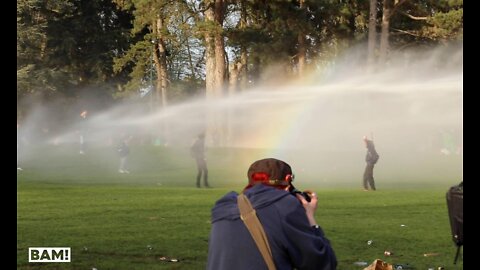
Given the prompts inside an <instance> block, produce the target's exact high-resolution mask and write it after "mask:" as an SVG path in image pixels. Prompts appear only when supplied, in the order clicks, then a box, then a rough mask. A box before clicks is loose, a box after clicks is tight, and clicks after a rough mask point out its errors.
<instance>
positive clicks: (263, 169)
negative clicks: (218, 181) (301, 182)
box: [206, 158, 337, 270]
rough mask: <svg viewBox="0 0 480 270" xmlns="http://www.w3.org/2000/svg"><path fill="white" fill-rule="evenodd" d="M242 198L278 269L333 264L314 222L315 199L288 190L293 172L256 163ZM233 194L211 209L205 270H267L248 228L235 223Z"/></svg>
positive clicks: (272, 162)
mask: <svg viewBox="0 0 480 270" xmlns="http://www.w3.org/2000/svg"><path fill="white" fill-rule="evenodd" d="M247 174H248V179H249V182H248V185H247V186H246V187H245V189H244V190H243V193H244V194H245V195H246V196H247V197H248V199H249V200H250V202H251V204H252V206H253V208H254V209H255V211H256V214H257V216H258V219H259V220H260V223H261V224H262V226H263V228H264V230H265V233H266V236H267V238H268V243H269V246H270V249H271V251H272V257H273V261H274V264H275V267H276V269H277V270H282V269H289V270H291V269H298V270H307V269H315V270H332V269H336V267H337V259H336V256H335V253H334V251H333V248H332V246H331V245H330V241H329V240H328V239H327V238H326V237H325V234H324V232H323V230H322V228H321V227H320V226H319V225H318V223H317V222H316V220H315V216H314V214H315V211H316V209H317V204H318V197H317V195H316V194H315V193H314V192H311V191H305V192H306V193H307V194H308V196H302V195H301V194H300V193H299V192H293V191H296V189H295V188H294V187H293V185H292V181H293V173H292V169H291V167H290V165H288V164H287V163H285V162H284V161H281V160H278V159H274V158H267V159H262V160H258V161H255V162H254V163H253V164H252V165H251V166H250V168H249V170H248V173H247ZM237 196H238V193H236V192H234V191H231V192H229V193H228V194H226V195H225V196H223V197H222V198H221V199H219V200H218V201H217V202H216V203H215V206H214V207H213V208H212V216H211V223H212V227H211V231H210V237H209V244H208V261H207V267H206V269H208V270H219V269H229V270H235V269H238V270H244V269H255V270H261V269H267V264H266V263H265V261H264V259H263V257H262V255H261V253H260V251H259V249H258V248H257V246H256V244H255V242H254V240H253V238H252V236H251V235H250V233H249V231H248V229H247V227H246V226H245V224H244V223H243V221H242V220H241V219H240V213H239V209H238V205H237Z"/></svg>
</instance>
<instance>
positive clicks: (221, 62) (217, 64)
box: [205, 0, 226, 146]
mask: <svg viewBox="0 0 480 270" xmlns="http://www.w3.org/2000/svg"><path fill="white" fill-rule="evenodd" d="M224 7H225V4H224V1H223V0H214V2H213V3H209V8H208V9H207V10H206V11H205V19H206V20H207V21H210V22H213V25H214V26H215V27H214V30H213V31H212V32H209V33H206V34H205V46H206V72H207V73H206V79H205V80H206V96H207V100H209V101H210V102H214V103H215V102H221V101H220V100H219V99H220V98H222V97H223V91H224V90H225V89H224V88H225V67H226V64H225V44H224V40H223V31H222V30H223V20H224ZM215 107H217V106H213V108H215ZM224 126H225V121H224V120H223V115H222V113H221V112H219V111H210V112H209V113H208V125H207V129H208V133H209V134H210V137H211V139H212V142H213V144H214V145H217V146H218V145H223V144H224V141H225V132H226V131H225V128H224Z"/></svg>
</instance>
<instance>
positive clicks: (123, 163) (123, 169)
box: [117, 136, 131, 173]
mask: <svg viewBox="0 0 480 270" xmlns="http://www.w3.org/2000/svg"><path fill="white" fill-rule="evenodd" d="M130 139H131V137H129V136H125V137H124V138H123V140H122V142H121V143H120V145H119V146H118V147H117V152H118V155H119V156H120V166H119V168H118V172H119V173H130V172H129V171H128V170H127V162H128V155H129V154H130V147H129V146H128V143H129V141H130Z"/></svg>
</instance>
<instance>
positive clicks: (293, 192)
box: [289, 185, 312, 202]
mask: <svg viewBox="0 0 480 270" xmlns="http://www.w3.org/2000/svg"><path fill="white" fill-rule="evenodd" d="M289 191H290V193H292V194H293V195H296V194H300V195H302V197H303V198H305V200H306V201H307V202H310V201H311V200H312V198H310V195H308V193H307V192H305V191H300V190H298V189H296V188H295V187H294V186H293V185H291V186H290V189H289Z"/></svg>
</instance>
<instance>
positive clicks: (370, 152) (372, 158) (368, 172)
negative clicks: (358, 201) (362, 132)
mask: <svg viewBox="0 0 480 270" xmlns="http://www.w3.org/2000/svg"><path fill="white" fill-rule="evenodd" d="M363 141H364V142H365V147H366V148H367V155H366V156H365V161H366V162H367V165H366V167H365V172H364V173H363V188H364V190H365V191H368V190H369V185H370V189H371V190H377V189H376V188H375V180H374V178H373V167H374V166H375V163H377V161H378V158H379V157H380V156H379V155H378V153H377V151H376V150H375V145H374V144H373V141H372V140H369V139H368V138H367V136H363Z"/></svg>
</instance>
